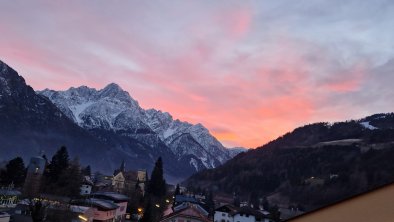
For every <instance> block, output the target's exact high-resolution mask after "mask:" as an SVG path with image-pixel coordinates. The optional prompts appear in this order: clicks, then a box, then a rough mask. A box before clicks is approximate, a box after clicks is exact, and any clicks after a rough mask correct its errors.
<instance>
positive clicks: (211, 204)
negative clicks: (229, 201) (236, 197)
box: [205, 190, 215, 215]
mask: <svg viewBox="0 0 394 222" xmlns="http://www.w3.org/2000/svg"><path fill="white" fill-rule="evenodd" d="M205 196H206V205H207V208H208V212H209V214H210V215H213V213H214V210H215V202H214V201H213V192H212V190H210V191H209V192H208V194H205Z"/></svg>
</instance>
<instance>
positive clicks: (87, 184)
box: [80, 176, 93, 196]
mask: <svg viewBox="0 0 394 222" xmlns="http://www.w3.org/2000/svg"><path fill="white" fill-rule="evenodd" d="M92 187H93V181H92V180H91V178H90V176H84V179H83V182H82V185H81V192H80V194H81V195H82V196H85V195H90V193H91V192H92Z"/></svg>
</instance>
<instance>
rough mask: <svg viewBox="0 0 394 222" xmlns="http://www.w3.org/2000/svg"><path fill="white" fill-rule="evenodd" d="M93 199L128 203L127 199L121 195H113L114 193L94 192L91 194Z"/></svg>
mask: <svg viewBox="0 0 394 222" xmlns="http://www.w3.org/2000/svg"><path fill="white" fill-rule="evenodd" d="M92 195H93V197H95V198H102V199H106V200H112V201H115V202H123V201H128V200H129V198H128V197H127V196H125V195H123V194H120V193H115V192H96V193H93V194H92Z"/></svg>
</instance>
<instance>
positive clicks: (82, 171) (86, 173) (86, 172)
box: [81, 165, 92, 176]
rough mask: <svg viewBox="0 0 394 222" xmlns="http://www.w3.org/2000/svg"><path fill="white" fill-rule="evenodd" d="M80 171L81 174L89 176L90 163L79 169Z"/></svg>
mask: <svg viewBox="0 0 394 222" xmlns="http://www.w3.org/2000/svg"><path fill="white" fill-rule="evenodd" d="M81 173H82V175H83V176H91V175H92V170H91V168H90V165H88V166H86V167H85V168H83V169H82V170H81Z"/></svg>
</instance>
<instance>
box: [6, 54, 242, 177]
mask: <svg viewBox="0 0 394 222" xmlns="http://www.w3.org/2000/svg"><path fill="white" fill-rule="evenodd" d="M0 86H1V88H0V122H1V123H2V124H1V126H0V147H1V149H0V154H1V159H7V158H12V157H15V156H17V155H22V156H23V157H25V158H27V157H29V156H33V155H37V154H38V153H39V152H40V151H41V150H43V151H44V152H45V153H46V154H47V155H49V156H50V155H52V154H53V153H54V152H55V150H56V149H57V148H59V147H60V146H61V145H65V146H67V147H68V149H69V151H70V154H71V156H74V157H76V156H78V157H79V158H80V160H81V163H83V164H89V165H91V166H92V167H93V168H95V169H97V170H101V171H104V172H107V173H109V172H112V170H114V169H116V167H118V165H119V164H120V163H121V161H122V160H125V162H126V164H127V166H128V168H133V169H136V168H147V169H151V168H152V166H153V163H154V162H155V160H156V159H157V158H158V157H159V156H161V157H162V158H163V161H164V163H165V165H164V166H165V173H166V174H167V176H168V177H169V178H170V180H176V179H178V178H184V177H186V176H188V175H191V174H192V173H194V172H197V171H200V170H202V169H207V168H214V167H217V166H219V165H221V164H223V163H225V162H226V161H227V160H229V159H230V158H232V157H233V156H235V155H237V154H238V153H240V152H242V151H244V149H227V148H226V147H224V146H223V145H222V144H221V143H220V142H219V141H218V140H217V139H216V138H215V137H214V136H212V135H211V134H210V132H209V131H208V129H206V128H205V127H204V126H203V125H201V124H195V125H194V124H190V123H187V122H183V121H180V120H174V119H173V117H172V116H171V115H170V114H169V113H167V112H162V111H159V110H155V109H148V110H144V109H143V108H141V107H140V106H139V104H138V102H137V101H136V100H134V99H133V98H132V97H131V96H130V95H129V93H128V92H126V91H124V90H123V89H122V88H121V87H119V85H117V84H115V83H111V84H109V85H107V86H106V87H104V88H103V89H100V90H96V89H93V88H89V87H87V86H80V87H77V88H74V87H71V88H70V89H68V90H66V91H54V90H49V89H45V90H43V91H37V92H35V91H34V90H33V89H32V88H31V87H30V86H28V85H27V84H26V83H25V80H24V79H23V77H21V76H19V75H18V73H17V72H16V71H15V70H13V69H12V68H10V67H9V66H8V65H6V64H5V63H3V62H1V61H0ZM171 178H172V179H171Z"/></svg>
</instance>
